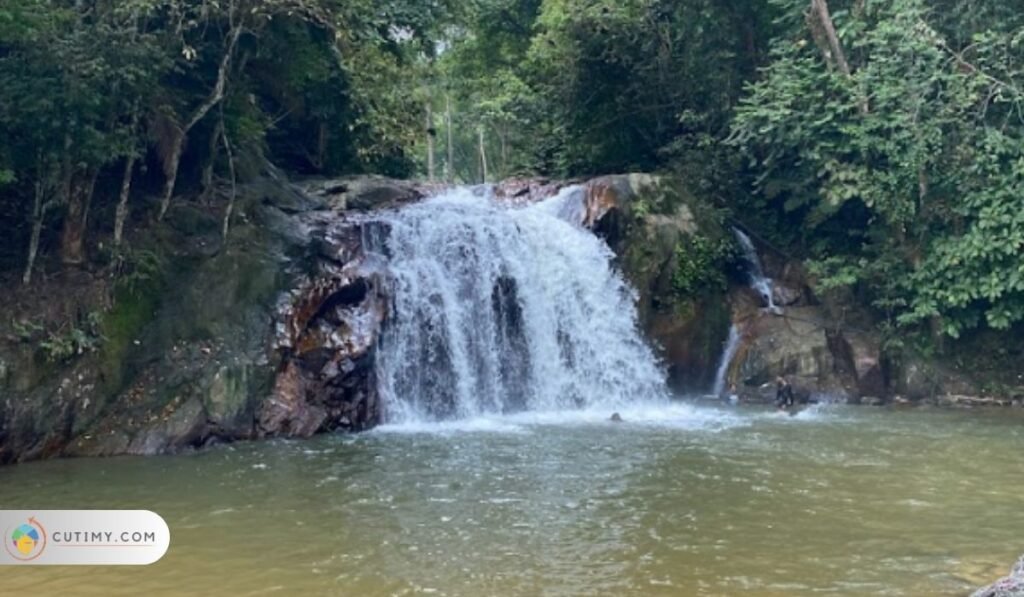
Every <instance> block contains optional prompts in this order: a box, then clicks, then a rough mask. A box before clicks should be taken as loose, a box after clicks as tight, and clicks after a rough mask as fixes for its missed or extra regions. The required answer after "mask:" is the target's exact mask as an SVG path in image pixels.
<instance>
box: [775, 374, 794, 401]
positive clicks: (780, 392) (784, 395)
mask: <svg viewBox="0 0 1024 597" xmlns="http://www.w3.org/2000/svg"><path fill="white" fill-rule="evenodd" d="M794 403H795V401H794V400H793V386H791V385H789V382H788V381H786V378H785V377H783V376H781V375H780V376H779V377H777V378H775V406H777V407H778V408H780V409H785V408H789V407H791V406H793V404H794Z"/></svg>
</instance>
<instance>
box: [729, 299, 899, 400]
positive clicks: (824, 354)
mask: <svg viewBox="0 0 1024 597" xmlns="http://www.w3.org/2000/svg"><path fill="white" fill-rule="evenodd" d="M738 325H739V326H740V329H741V330H742V338H743V340H742V343H741V345H740V348H739V350H738V351H737V354H736V357H735V360H734V361H733V365H732V368H731V370H730V372H729V379H730V381H731V382H733V383H736V384H737V387H738V388H739V390H740V393H741V395H743V396H744V397H745V398H747V399H748V400H752V399H753V400H764V401H768V400H771V399H772V398H773V397H774V391H775V388H774V383H773V382H774V380H775V378H776V377H778V376H780V375H782V376H785V377H786V378H787V379H788V381H789V382H790V383H791V384H792V385H793V388H794V390H795V393H796V395H797V397H798V398H799V399H802V400H809V399H814V400H818V401H842V402H857V401H859V400H860V399H861V397H867V398H870V397H880V396H885V395H886V394H887V389H886V375H887V372H886V369H885V363H884V362H883V361H882V359H881V355H880V347H879V345H878V343H877V341H876V339H875V338H873V337H872V336H871V335H870V334H864V333H861V332H857V331H851V330H849V329H841V328H836V326H835V325H834V323H833V322H832V321H831V320H830V319H828V318H827V317H826V316H825V314H824V313H823V312H822V310H821V309H820V308H819V307H815V306H807V307H789V308H786V309H785V310H783V311H782V312H781V313H772V312H769V311H760V310H755V311H753V312H748V314H747V315H746V317H745V318H741V319H740V320H739V322H738Z"/></svg>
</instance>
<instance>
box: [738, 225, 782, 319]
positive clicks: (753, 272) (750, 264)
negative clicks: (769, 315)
mask: <svg viewBox="0 0 1024 597" xmlns="http://www.w3.org/2000/svg"><path fill="white" fill-rule="evenodd" d="M732 231H733V234H735V235H736V239H737V240H738V241H739V242H740V247H742V248H743V257H744V259H745V260H746V262H747V268H748V269H747V275H748V276H749V277H750V287H751V288H753V289H754V290H755V291H756V292H757V293H758V294H759V295H761V300H762V301H764V306H765V307H766V308H767V309H768V310H769V311H772V312H773V313H777V312H779V311H780V309H779V307H778V306H777V305H776V304H775V296H774V292H773V282H772V279H771V278H769V277H768V276H766V275H765V273H764V268H763V267H762V266H761V258H760V257H758V255H757V249H756V248H755V247H754V243H753V241H751V240H750V237H749V236H747V235H746V234H745V233H744V232H743V231H742V230H740V229H739V228H733V229H732Z"/></svg>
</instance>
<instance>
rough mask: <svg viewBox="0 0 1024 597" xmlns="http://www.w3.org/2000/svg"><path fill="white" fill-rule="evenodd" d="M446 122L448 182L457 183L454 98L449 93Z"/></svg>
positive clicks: (446, 98) (445, 103) (446, 100)
mask: <svg viewBox="0 0 1024 597" xmlns="http://www.w3.org/2000/svg"><path fill="white" fill-rule="evenodd" d="M444 122H445V129H446V131H445V132H446V133H447V134H448V147H447V150H448V163H447V164H445V166H446V167H447V168H448V182H449V183H453V182H455V145H454V144H453V143H452V98H451V96H450V95H448V94H447V93H446V94H445V95H444Z"/></svg>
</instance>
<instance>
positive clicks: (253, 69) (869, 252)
mask: <svg viewBox="0 0 1024 597" xmlns="http://www.w3.org/2000/svg"><path fill="white" fill-rule="evenodd" d="M264 162H269V163H273V164H275V165H276V166H277V167H279V168H280V169H282V170H283V171H285V172H287V173H288V174H289V175H292V176H302V175H334V174H348V173H364V172H373V173H380V174H386V175H391V176H398V177H420V178H429V179H433V180H448V181H454V182H481V181H494V180H498V179H501V178H506V177H510V176H517V175H524V176H526V175H546V176H558V177H572V176H580V175H587V174H596V173H609V172H619V171H662V172H672V173H675V174H678V175H680V176H682V177H684V178H685V179H686V180H688V181H689V182H690V184H692V185H693V186H694V188H695V189H697V190H699V192H701V193H702V194H703V195H704V196H706V197H708V198H709V200H711V201H714V202H715V203H716V204H717V205H718V207H721V208H725V209H728V210H731V212H732V213H733V214H734V217H735V219H736V220H737V221H738V222H741V223H742V224H743V225H745V226H746V227H747V228H749V229H752V230H754V231H757V232H758V233H759V234H760V235H761V236H762V237H763V238H766V239H768V240H770V241H771V242H772V243H773V244H775V245H777V246H778V247H781V248H782V249H783V250H785V251H787V252H790V253H791V254H793V255H797V256H800V257H802V258H806V259H808V260H809V261H810V262H811V263H812V264H813V271H814V272H815V274H816V275H817V276H818V278H819V280H820V282H819V284H820V285H821V287H823V288H830V287H847V288H849V289H850V290H851V291H852V292H854V293H856V295H857V296H858V297H860V299H861V300H862V301H863V302H864V303H865V304H868V305H871V307H872V309H874V310H875V312H876V314H877V316H878V317H877V318H878V321H880V322H882V325H883V326H884V327H885V329H886V330H887V331H888V332H889V335H890V337H893V338H896V337H900V336H903V335H908V334H916V335H918V336H920V337H923V338H928V339H929V341H930V342H932V343H935V344H936V345H939V344H941V339H942V338H947V339H955V338H958V337H962V336H965V335H968V334H971V333H976V332H977V331H979V330H1002V331H1004V332H1003V333H1004V334H1006V335H1007V336H1010V335H1012V334H1013V332H1012V331H1011V329H1012V328H1013V326H1015V325H1016V324H1018V323H1019V322H1021V321H1024V209H1022V208H1024V10H1021V8H1020V6H1019V5H1017V3H1016V2H1006V1H1005V0H928V1H926V0H737V1H734V2H721V1H717V0H615V1H611V0H432V1H428V2H422V1H419V0H5V1H4V2H3V3H2V5H0V269H3V270H4V271H7V272H9V273H10V279H11V280H15V279H17V280H18V281H21V282H23V283H25V284H30V283H31V282H32V280H33V277H35V276H38V275H40V273H43V274H45V273H46V272H59V271H61V270H63V269H66V268H83V267H84V268H87V269H88V268H92V269H99V268H102V267H104V264H109V263H112V262H116V260H117V259H118V258H119V256H120V255H122V254H124V253H125V252H128V251H130V250H131V248H130V244H131V243H130V238H131V233H132V231H133V230H138V229H143V228H145V227H147V226H153V225H158V223H159V221H160V220H162V219H163V218H164V217H165V215H166V214H167V213H168V211H169V210H170V209H172V208H173V206H174V204H175V203H176V202H179V201H202V202H204V203H205V204H208V205H211V206H213V207H215V208H216V209H217V210H219V213H221V214H222V216H223V233H224V234H230V224H231V215H232V200H233V197H234V194H233V193H232V191H231V189H232V188H233V186H234V185H235V184H236V183H238V181H240V180H242V179H244V178H246V177H248V176H253V175H254V172H257V173H258V168H257V167H256V166H254V164H259V163H264ZM948 341H950V340H947V342H948Z"/></svg>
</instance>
